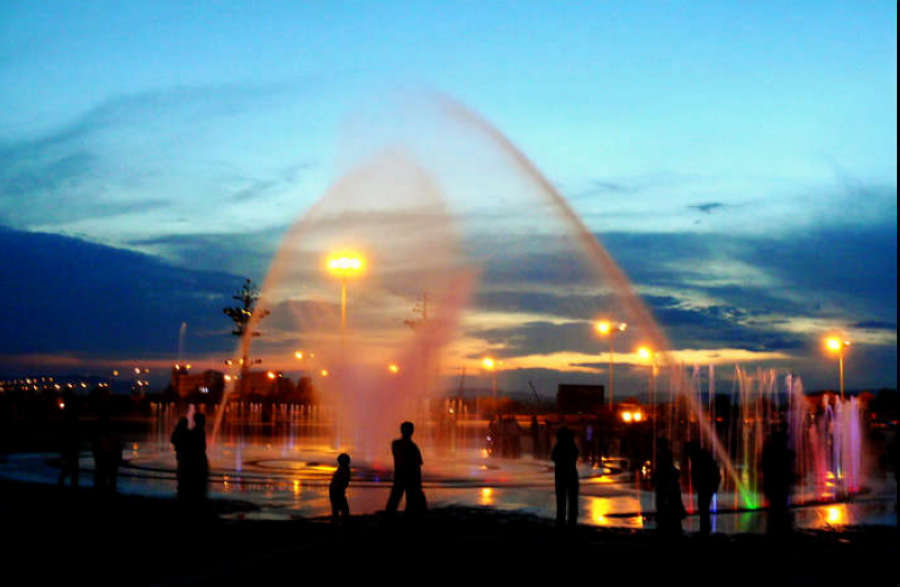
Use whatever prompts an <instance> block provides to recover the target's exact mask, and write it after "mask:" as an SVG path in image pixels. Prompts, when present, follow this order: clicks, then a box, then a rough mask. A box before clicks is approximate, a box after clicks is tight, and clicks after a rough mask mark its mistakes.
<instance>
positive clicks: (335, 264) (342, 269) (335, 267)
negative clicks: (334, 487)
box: [321, 250, 365, 448]
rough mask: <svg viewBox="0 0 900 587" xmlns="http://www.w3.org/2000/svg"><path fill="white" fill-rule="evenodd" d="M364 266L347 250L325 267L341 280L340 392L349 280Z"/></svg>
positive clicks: (338, 422) (338, 438) (338, 426)
mask: <svg viewBox="0 0 900 587" xmlns="http://www.w3.org/2000/svg"><path fill="white" fill-rule="evenodd" d="M363 267H365V260H364V259H363V257H362V255H360V254H358V253H355V252H350V251H346V250H344V251H340V252H336V253H333V254H332V255H331V256H329V257H328V259H327V260H326V262H325V268H326V269H327V270H328V272H329V273H330V274H332V275H334V276H335V277H337V278H338V279H340V280H341V341H340V355H341V358H340V361H341V369H340V371H338V389H339V390H340V392H339V393H341V392H342V391H343V387H344V386H343V383H344V381H345V380H344V377H345V372H346V368H345V367H346V365H344V360H345V357H346V353H345V349H344V343H345V339H346V333H347V281H348V280H349V279H350V278H351V277H355V276H357V275H359V274H360V273H362V270H363ZM321 375H322V377H328V370H327V369H322V371H321ZM340 414H341V411H340V410H338V411H337V416H336V418H335V448H340V447H341V444H342V435H343V422H342V419H341V416H340Z"/></svg>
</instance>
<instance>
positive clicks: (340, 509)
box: [328, 452, 408, 520]
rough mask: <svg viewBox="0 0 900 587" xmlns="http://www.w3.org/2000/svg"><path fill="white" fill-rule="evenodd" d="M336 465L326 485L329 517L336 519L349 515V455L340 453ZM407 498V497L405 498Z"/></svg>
mask: <svg viewBox="0 0 900 587" xmlns="http://www.w3.org/2000/svg"><path fill="white" fill-rule="evenodd" d="M337 462H338V467H337V469H336V470H335V471H334V474H333V475H332V476H331V483H330V484H329V485H328V499H329V500H330V501H331V518H332V519H333V520H337V519H338V518H339V517H341V516H343V517H344V518H347V517H349V516H350V504H348V503H347V486H348V485H350V455H348V454H347V453H343V452H342V453H341V454H339V455H338V458H337ZM407 499H408V498H407Z"/></svg>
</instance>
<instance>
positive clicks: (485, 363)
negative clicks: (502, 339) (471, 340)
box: [481, 357, 497, 371]
mask: <svg viewBox="0 0 900 587" xmlns="http://www.w3.org/2000/svg"><path fill="white" fill-rule="evenodd" d="M481 366H482V367H484V368H485V369H487V370H488V371H493V370H494V369H495V368H496V367H497V361H495V360H494V359H492V358H491V357H485V358H483V359H481Z"/></svg>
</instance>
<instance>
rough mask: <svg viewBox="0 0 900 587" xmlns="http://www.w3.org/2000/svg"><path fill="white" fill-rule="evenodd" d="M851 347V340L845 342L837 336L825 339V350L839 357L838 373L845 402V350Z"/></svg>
mask: <svg viewBox="0 0 900 587" xmlns="http://www.w3.org/2000/svg"><path fill="white" fill-rule="evenodd" d="M848 346H850V341H849V340H844V339H842V338H838V337H836V336H830V337H828V338H826V339H825V348H826V349H828V350H829V351H830V352H832V353H837V356H838V373H839V377H840V386H841V401H843V400H844V349H845V348H847V347H848Z"/></svg>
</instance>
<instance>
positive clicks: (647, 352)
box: [637, 346, 656, 467]
mask: <svg viewBox="0 0 900 587" xmlns="http://www.w3.org/2000/svg"><path fill="white" fill-rule="evenodd" d="M637 354H638V356H639V357H640V358H641V360H642V361H646V362H647V364H649V365H650V380H649V382H648V384H647V387H648V388H649V389H648V395H649V396H650V406H649V407H650V417H651V418H652V420H653V421H652V422H651V424H652V431H653V432H652V434H653V437H652V438H651V446H652V455H651V458H652V462H653V466H654V467H656V361H655V353H654V352H653V349H651V348H650V347H648V346H642V347H640V348H638V350H637Z"/></svg>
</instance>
